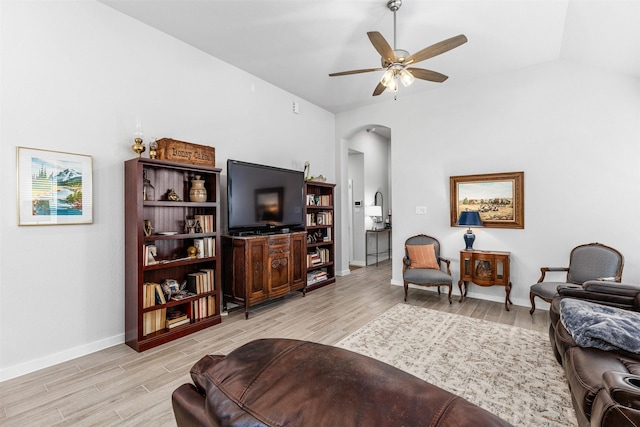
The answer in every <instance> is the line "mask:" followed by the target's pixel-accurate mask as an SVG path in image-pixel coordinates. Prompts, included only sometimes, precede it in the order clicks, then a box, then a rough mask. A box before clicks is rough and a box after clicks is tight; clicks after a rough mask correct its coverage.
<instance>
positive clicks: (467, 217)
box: [456, 211, 482, 250]
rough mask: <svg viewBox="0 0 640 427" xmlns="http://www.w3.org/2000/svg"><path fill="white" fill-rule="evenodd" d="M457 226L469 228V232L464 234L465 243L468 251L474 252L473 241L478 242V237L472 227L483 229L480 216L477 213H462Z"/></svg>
mask: <svg viewBox="0 0 640 427" xmlns="http://www.w3.org/2000/svg"><path fill="white" fill-rule="evenodd" d="M456 225H457V226H459V227H469V229H468V230H467V232H466V233H465V234H464V243H465V244H466V248H465V249H466V250H472V249H473V241H474V240H476V235H475V234H473V231H471V227H482V219H481V218H480V214H479V213H478V212H477V211H464V212H461V213H460V218H458V223H457V224H456Z"/></svg>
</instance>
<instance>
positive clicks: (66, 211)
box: [17, 147, 93, 225]
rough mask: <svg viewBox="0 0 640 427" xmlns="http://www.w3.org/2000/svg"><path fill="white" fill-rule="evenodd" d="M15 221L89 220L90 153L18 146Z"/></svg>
mask: <svg viewBox="0 0 640 427" xmlns="http://www.w3.org/2000/svg"><path fill="white" fill-rule="evenodd" d="M17 170H18V225H62V224H91V223H93V179H92V173H93V171H92V157H91V156H86V155H82V154H72V153H62V152H58V151H49V150H39V149H35V148H27V147H18V149H17Z"/></svg>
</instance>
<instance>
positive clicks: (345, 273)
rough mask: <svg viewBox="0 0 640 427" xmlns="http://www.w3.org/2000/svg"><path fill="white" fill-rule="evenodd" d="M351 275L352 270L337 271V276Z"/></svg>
mask: <svg viewBox="0 0 640 427" xmlns="http://www.w3.org/2000/svg"><path fill="white" fill-rule="evenodd" d="M349 274H351V270H349V269H346V270H342V271H336V276H348V275H349Z"/></svg>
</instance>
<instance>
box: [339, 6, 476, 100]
mask: <svg viewBox="0 0 640 427" xmlns="http://www.w3.org/2000/svg"><path fill="white" fill-rule="evenodd" d="M400 6H402V0H389V1H388V2H387V7H388V8H389V10H390V11H392V12H393V49H391V46H389V43H387V41H386V40H385V38H384V37H383V36H382V34H380V33H379V32H377V31H369V32H368V33H367V36H369V40H370V41H371V44H373V47H374V48H375V49H376V50H377V51H378V53H379V54H380V56H381V62H382V67H380V68H364V69H361V70H351V71H343V72H340V73H331V74H329V76H330V77H335V76H346V75H349V74H359V73H369V72H372V71H382V70H385V72H384V74H383V75H382V79H380V83H378V85H377V86H376V88H375V90H374V91H373V96H377V95H380V94H381V93H382V92H384V91H385V90H387V91H389V92H394V93H396V92H397V91H398V80H400V82H402V85H403V86H405V87H407V86H409V85H411V84H412V83H413V81H414V80H415V79H416V78H418V79H421V80H428V81H431V82H437V83H442V82H443V81H445V80H447V78H448V76H445V75H444V74H440V73H438V72H436V71H430V70H425V69H424V68H415V67H412V65H413V64H416V63H418V62H420V61H424V60H425V59H429V58H433V57H434V56H437V55H440V54H442V53H445V52H447V51H449V50H451V49H454V48H456V47H458V46H460V45H461V44H464V43H466V42H467V37H465V36H464V35H463V34H460V35H458V36H455V37H451V38H449V39H446V40H443V41H441V42H439V43H436V44H434V45H431V46H429V47H426V48H424V49H422V50H421V51H419V52H416V53H414V54H413V55H410V54H409V52H407V51H406V50H403V49H397V48H396V11H397V10H398V9H400Z"/></svg>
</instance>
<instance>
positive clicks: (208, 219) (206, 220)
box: [193, 215, 214, 233]
mask: <svg viewBox="0 0 640 427" xmlns="http://www.w3.org/2000/svg"><path fill="white" fill-rule="evenodd" d="M193 219H195V220H196V221H198V222H199V223H200V229H201V233H212V232H213V231H214V228H213V215H194V216H193Z"/></svg>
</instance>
